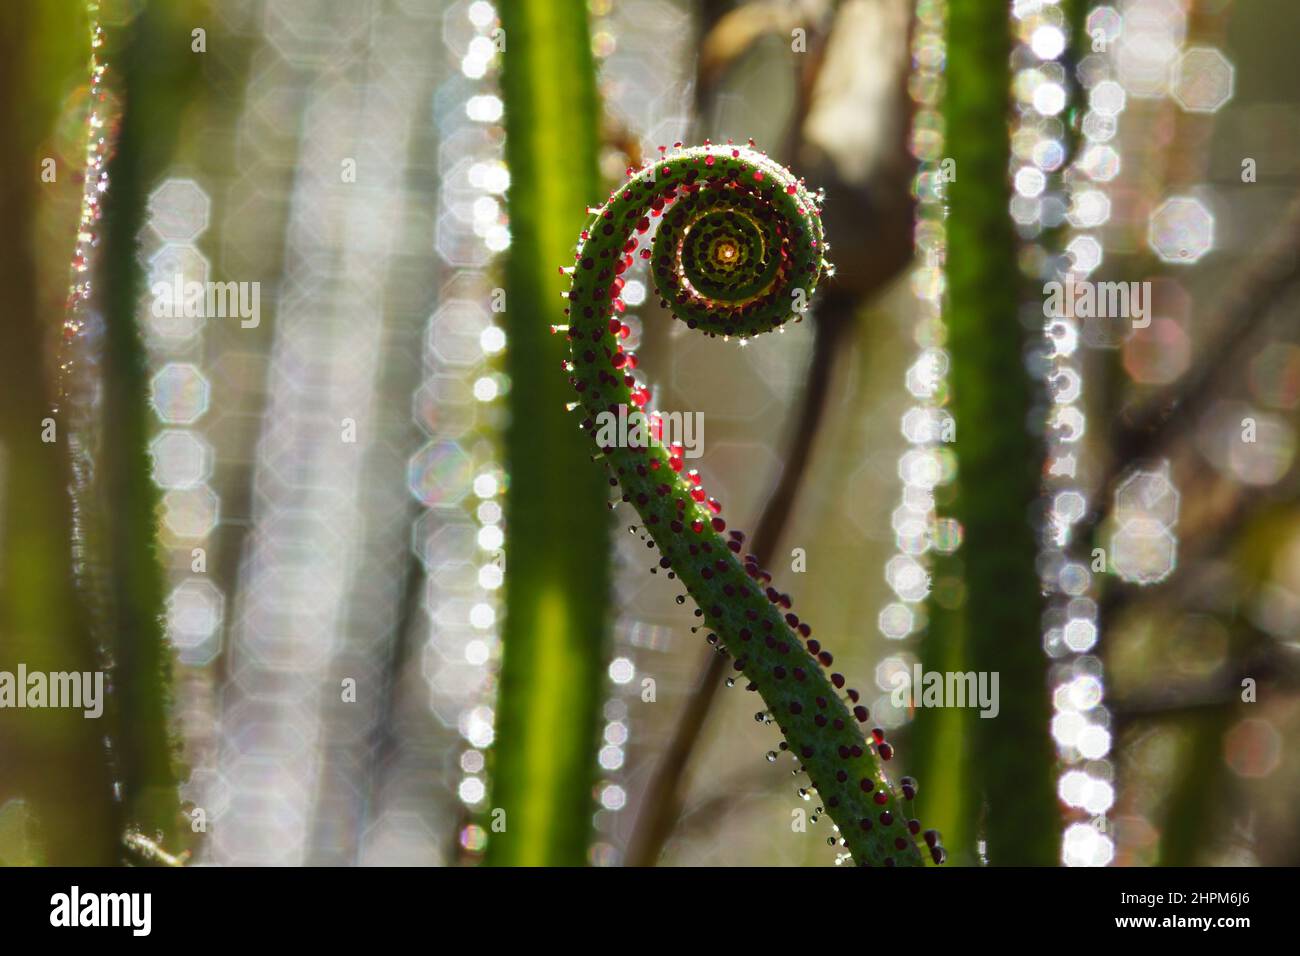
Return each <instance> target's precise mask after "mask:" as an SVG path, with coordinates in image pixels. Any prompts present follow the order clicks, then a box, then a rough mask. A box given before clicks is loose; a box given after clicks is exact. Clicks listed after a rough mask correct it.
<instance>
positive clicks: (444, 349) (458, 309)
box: [428, 299, 488, 367]
mask: <svg viewBox="0 0 1300 956" xmlns="http://www.w3.org/2000/svg"><path fill="white" fill-rule="evenodd" d="M487 325H488V314H487V310H486V309H484V308H483V306H482V305H480V304H479V303H477V302H472V301H470V300H468V299H451V300H450V301H446V302H443V303H442V304H441V305H439V306H438V309H437V311H436V312H434V313H433V318H432V319H431V320H430V322H429V332H428V336H429V337H428V347H429V351H430V353H431V354H432V355H434V356H436V357H437V358H438V359H439V360H441V361H442V362H444V363H446V364H447V365H451V366H460V367H464V366H468V365H474V364H476V363H478V362H480V361H482V359H483V346H482V345H481V344H480V343H479V338H480V337H481V336H482V335H483V329H484V328H485V327H487Z"/></svg>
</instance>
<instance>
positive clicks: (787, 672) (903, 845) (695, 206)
mask: <svg viewBox="0 0 1300 956" xmlns="http://www.w3.org/2000/svg"><path fill="white" fill-rule="evenodd" d="M817 207H818V199H817V198H816V197H814V196H813V195H812V194H810V193H809V192H808V191H807V190H806V189H805V188H804V186H803V185H802V183H800V182H798V181H797V180H796V179H795V178H794V177H793V176H792V175H791V174H790V172H789V171H788V170H786V169H784V168H783V167H781V166H779V165H778V164H776V163H774V162H772V161H771V160H770V159H768V158H767V157H766V156H764V155H762V154H761V153H759V152H757V151H756V150H754V149H752V148H737V147H732V146H707V145H706V146H703V147H693V148H690V149H685V150H680V151H675V152H674V153H672V154H671V155H667V156H666V157H665V158H663V159H660V160H659V161H658V162H656V163H655V164H654V165H652V166H648V167H646V168H645V169H643V170H641V171H639V172H636V173H634V174H633V175H632V176H631V177H630V178H629V180H628V181H627V182H626V183H624V184H623V186H622V187H620V188H619V189H618V191H617V192H615V193H614V194H613V196H611V197H610V199H609V201H608V202H607V203H606V204H605V205H604V206H602V207H601V208H600V209H599V210H597V211H595V213H594V215H593V216H592V218H591V219H590V221H589V223H588V225H587V228H586V229H585V230H583V232H582V235H581V245H580V248H579V251H578V253H577V256H576V257H575V261H576V265H575V266H574V267H573V269H572V270H571V271H572V274H573V284H572V286H571V289H570V292H569V308H568V309H567V310H566V311H567V312H568V314H569V321H570V325H569V326H568V327H567V335H568V339H569V344H570V358H571V361H570V363H569V365H568V368H569V371H570V372H571V378H570V383H571V384H572V385H573V386H574V388H575V389H576V391H577V393H578V396H579V398H580V402H577V403H574V407H575V409H576V408H581V410H582V412H583V413H584V416H585V417H584V420H583V421H582V427H583V429H584V430H586V431H588V432H589V433H590V434H592V436H593V438H594V439H595V443H596V446H597V448H598V449H599V450H600V454H599V455H598V456H597V457H603V458H604V459H605V460H606V461H607V462H608V464H609V467H610V470H611V473H612V477H611V478H610V483H611V484H616V485H621V487H622V491H623V500H624V501H626V502H629V503H631V504H632V505H633V506H634V507H635V508H636V510H637V512H638V513H639V514H640V515H641V518H642V520H643V521H644V522H645V529H644V530H645V532H646V533H648V535H649V539H648V540H650V541H651V542H652V543H653V545H654V546H655V547H657V548H658V550H659V551H660V553H661V555H662V557H661V560H660V566H661V567H662V568H664V569H667V570H669V574H670V576H676V577H677V578H679V579H680V580H681V582H682V583H683V584H684V585H685V587H686V590H687V592H688V593H689V594H690V596H691V598H692V599H693V600H694V602H695V604H696V606H697V610H696V615H697V617H700V618H702V620H703V623H704V625H706V626H707V628H708V629H709V631H710V632H711V633H710V635H709V636H710V640H711V641H718V642H720V643H721V645H722V647H723V648H725V650H726V652H727V653H729V654H730V655H731V657H733V658H734V659H735V660H734V663H733V667H734V668H735V670H737V671H741V672H743V674H744V677H745V678H746V679H747V680H748V681H749V684H748V689H749V690H756V691H758V692H759V693H760V694H761V696H762V698H763V701H764V702H765V703H766V705H767V707H768V708H769V710H768V712H766V713H761V714H760V715H759V716H760V717H761V718H763V719H764V720H771V721H774V722H775V723H776V724H777V725H778V726H779V727H780V728H781V731H782V733H783V734H784V735H785V739H786V744H784V745H783V747H785V746H788V748H789V749H790V751H791V752H792V753H793V754H794V755H795V756H796V758H798V759H799V760H800V761H801V762H802V766H803V768H804V770H805V771H806V772H807V773H808V775H809V778H810V780H811V782H812V786H813V788H814V789H815V790H816V791H817V794H818V796H819V798H820V799H819V802H820V803H822V805H823V806H824V807H825V809H826V811H827V812H828V813H829V814H830V816H831V818H832V819H833V820H834V821H835V823H836V825H837V826H838V829H839V842H840V845H842V846H846V847H847V848H848V850H849V852H850V853H851V854H852V856H853V858H854V859H855V860H856V861H857V862H858V863H859V864H874V865H887V866H888V865H919V864H920V863H921V862H922V858H921V853H920V851H919V849H918V847H917V844H916V842H915V840H914V838H913V836H912V835H910V834H909V832H908V816H909V815H910V814H907V813H905V811H904V806H905V804H904V800H903V797H902V796H900V794H899V793H898V792H896V788H895V785H894V784H893V782H892V781H890V780H889V779H888V777H887V776H886V775H885V773H884V771H883V766H882V761H885V760H888V759H889V758H890V757H891V756H892V746H891V745H890V744H888V743H887V742H885V740H884V732H883V731H879V736H878V737H877V738H876V739H874V740H868V739H867V738H865V737H864V735H863V733H862V730H861V729H860V728H859V726H858V725H859V723H860V722H865V721H867V720H868V719H869V714H868V712H867V709H866V708H865V707H864V706H862V705H861V704H859V703H858V695H857V693H856V691H853V690H849V691H847V695H848V701H847V702H846V700H845V698H843V697H841V689H842V688H843V687H844V677H843V676H842V675H841V674H838V673H831V671H830V668H831V665H832V663H833V659H832V657H831V655H830V653H829V651H826V650H825V649H823V648H822V647H821V645H820V643H819V642H818V641H817V640H816V639H815V638H813V637H811V629H810V628H809V626H808V624H807V623H806V622H801V621H800V620H799V619H798V617H797V616H796V615H795V614H794V613H793V612H791V611H789V607H790V599H789V596H788V595H784V594H780V593H779V592H778V591H777V590H776V589H775V588H773V587H772V586H771V583H770V582H771V576H770V575H769V574H768V573H767V572H766V571H764V570H762V569H761V568H760V567H759V566H758V561H757V558H755V557H754V556H753V555H748V556H746V557H745V558H744V560H743V562H742V559H741V558H739V557H737V555H739V554H741V553H742V552H743V545H742V542H743V540H744V536H743V535H741V534H740V533H739V532H736V531H732V532H730V533H729V534H728V535H726V536H725V537H724V535H723V532H724V531H725V530H726V524H725V522H724V521H723V519H722V518H721V517H720V516H719V514H720V511H721V506H720V505H719V504H718V503H717V502H716V501H715V500H714V499H712V498H709V497H708V496H707V494H706V492H705V490H704V487H703V483H702V479H701V478H700V476H699V474H698V473H697V472H695V471H694V470H688V469H687V468H686V466H685V461H684V457H683V456H684V450H683V449H682V448H681V446H680V445H670V446H669V447H667V448H665V447H664V444H663V442H662V440H661V439H662V434H661V432H660V426H659V424H658V423H659V422H660V421H661V420H660V419H659V418H658V417H657V415H656V413H653V412H652V413H650V414H649V416H648V417H647V416H646V415H645V414H643V413H642V412H641V411H640V409H641V408H643V407H645V406H647V405H648V402H649V398H650V395H649V390H648V389H646V388H645V386H644V385H643V384H642V383H641V382H640V381H639V380H638V379H637V378H636V376H635V375H634V374H633V370H634V369H635V368H636V357H635V355H632V354H631V353H628V352H625V351H624V350H623V348H622V346H621V345H620V344H619V343H620V339H621V338H622V337H624V336H625V335H626V333H627V327H626V326H624V325H623V324H622V323H621V322H620V321H619V319H618V314H619V312H620V311H621V300H620V293H621V290H622V287H623V281H624V280H623V278H622V274H623V273H624V271H625V270H626V269H628V268H629V267H630V266H631V265H632V264H633V263H634V261H635V258H636V252H637V249H638V247H639V246H640V245H641V243H642V236H643V235H644V234H645V233H646V232H647V231H648V229H649V226H650V222H651V220H652V219H655V218H660V217H661V216H662V220H661V222H660V223H659V227H658V231H657V233H656V234H655V238H654V241H653V244H648V246H647V248H645V249H643V250H641V256H642V257H643V258H649V259H650V260H651V261H650V270H651V273H652V274H653V276H654V280H655V284H656V287H657V288H658V290H659V294H660V297H661V298H662V299H663V300H664V304H665V306H667V307H670V308H671V309H672V311H673V313H674V315H675V317H677V318H678V319H680V320H682V321H684V322H686V324H687V325H688V326H689V327H691V328H696V329H700V330H702V331H704V332H705V333H707V334H710V335H724V336H731V335H736V336H740V337H742V338H746V337H749V336H753V335H758V334H761V333H763V332H766V331H771V330H773V329H777V328H780V327H781V326H782V325H783V324H784V323H785V322H786V321H787V320H788V319H790V318H794V317H797V316H796V315H795V313H800V312H802V311H803V309H804V308H805V307H806V303H807V301H808V300H809V299H810V298H811V296H812V294H813V291H814V289H815V287H816V285H817V283H818V281H819V279H820V278H821V275H822V272H823V269H824V268H825V266H826V263H825V261H824V259H823V253H824V251H825V249H824V247H823V239H822V228H821V219H820V213H819V211H818V208H817ZM638 433H640V434H638ZM679 600H682V601H684V600H685V598H684V597H683V598H680V599H679ZM907 788H908V789H910V782H909V783H908V785H907ZM898 789H899V790H902V789H904V787H903V786H902V785H901V782H900V787H899V788H898ZM916 828H917V829H919V824H917V825H916ZM913 832H915V831H913ZM942 852H943V851H942V849H941V848H938V849H936V853H935V855H936V857H937V858H941V856H942Z"/></svg>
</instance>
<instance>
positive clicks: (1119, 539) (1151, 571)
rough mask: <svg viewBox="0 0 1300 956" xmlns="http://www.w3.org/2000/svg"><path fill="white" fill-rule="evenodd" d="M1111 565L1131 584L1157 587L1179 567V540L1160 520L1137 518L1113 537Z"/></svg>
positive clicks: (1126, 524) (1128, 522)
mask: <svg viewBox="0 0 1300 956" xmlns="http://www.w3.org/2000/svg"><path fill="white" fill-rule="evenodd" d="M1110 563H1111V566H1112V567H1114V569H1115V573H1116V574H1118V575H1119V576H1120V577H1121V578H1123V579H1124V580H1125V581H1128V582H1129V583H1131V584H1141V585H1148V584H1157V583H1159V582H1160V581H1163V580H1164V579H1165V578H1167V577H1169V575H1170V574H1172V573H1173V570H1174V568H1175V567H1176V566H1177V564H1178V541H1177V539H1176V538H1174V536H1173V534H1172V533H1171V532H1170V530H1169V529H1168V528H1166V527H1165V526H1164V524H1162V523H1161V522H1160V521H1157V520H1154V519H1151V518H1134V519H1132V520H1130V521H1127V522H1125V524H1124V525H1123V527H1121V528H1120V529H1119V530H1118V531H1116V532H1115V534H1114V536H1113V537H1112V538H1111V540H1110Z"/></svg>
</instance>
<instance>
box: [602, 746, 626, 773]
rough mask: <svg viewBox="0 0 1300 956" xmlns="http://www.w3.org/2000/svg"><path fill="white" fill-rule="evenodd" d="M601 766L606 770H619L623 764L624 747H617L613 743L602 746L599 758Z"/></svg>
mask: <svg viewBox="0 0 1300 956" xmlns="http://www.w3.org/2000/svg"><path fill="white" fill-rule="evenodd" d="M597 759H598V760H599V761H600V765H601V767H603V768H604V769H606V770H617V769H618V768H619V767H621V766H623V748H622V747H615V746H613V745H612V744H611V745H609V746H606V747H601V748H600V755H599V757H598V758H597Z"/></svg>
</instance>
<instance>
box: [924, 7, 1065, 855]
mask: <svg viewBox="0 0 1300 956" xmlns="http://www.w3.org/2000/svg"><path fill="white" fill-rule="evenodd" d="M947 52H948V71H947V72H948V78H947V92H946V96H945V101H944V120H945V140H946V143H947V153H948V156H949V157H950V158H952V159H953V160H955V163H956V179H955V181H954V182H952V183H950V184H949V185H948V198H949V217H948V221H947V240H948V254H947V291H948V298H947V309H948V311H947V324H948V328H949V333H950V335H949V342H948V351H949V355H950V356H951V370H950V374H949V381H950V383H951V387H952V395H953V401H952V406H951V407H952V412H953V415H954V418H955V419H956V423H957V430H958V432H957V441H956V442H955V444H954V445H953V448H954V450H955V452H956V456H957V463H958V482H959V486H958V491H957V496H956V500H955V503H954V507H953V509H952V514H953V516H954V517H956V518H957V519H958V521H960V522H961V526H962V528H963V535H964V539H963V544H962V548H961V552H960V559H959V561H958V560H957V559H947V560H945V561H944V562H942V563H941V566H940V567H937V569H936V582H937V581H938V579H939V578H940V577H942V576H943V575H945V574H951V575H952V576H953V577H957V576H958V575H960V577H961V579H962V580H964V583H965V596H964V600H962V601H961V602H960V605H959V611H958V613H959V614H960V618H961V625H960V626H961V634H960V639H961V641H962V643H963V645H964V647H965V653H964V654H962V655H960V660H961V661H962V663H964V665H965V667H966V668H969V669H972V670H975V671H977V672H988V673H992V672H997V673H998V674H999V679H1000V688H999V690H1000V704H1001V711H1000V713H999V715H998V716H997V717H996V718H991V719H982V718H978V717H973V718H971V719H968V720H967V721H966V724H967V727H968V729H969V732H970V746H969V747H968V748H967V749H968V752H969V753H970V755H971V758H970V759H971V765H970V766H971V786H972V787H973V789H974V792H975V793H977V794H980V795H981V796H982V798H983V800H984V808H983V818H984V837H985V839H986V841H987V844H986V845H987V856H988V860H989V862H990V863H993V864H1003V865H1007V864H1010V865H1035V864H1043V865H1046V864H1052V863H1056V862H1057V861H1058V859H1059V850H1058V845H1059V842H1060V836H1059V829H1060V818H1059V812H1058V809H1057V802H1056V795H1055V788H1054V787H1053V784H1052V768H1053V761H1054V756H1053V746H1052V741H1051V737H1050V735H1049V731H1048V722H1049V719H1050V708H1049V698H1048V692H1047V662H1046V658H1045V655H1044V654H1043V650H1042V643H1041V638H1040V615H1041V609H1042V607H1041V606H1042V600H1041V595H1040V586H1039V580H1038V573H1037V570H1036V568H1035V563H1034V561H1035V554H1036V551H1037V543H1036V541H1035V536H1034V533H1033V530H1032V529H1031V527H1030V525H1029V517H1028V516H1029V510H1030V508H1031V506H1032V505H1033V504H1034V502H1036V501H1037V500H1038V497H1039V491H1040V488H1039V486H1040V480H1041V464H1042V449H1041V447H1040V445H1039V442H1038V441H1037V440H1035V439H1034V438H1032V437H1031V436H1030V434H1029V433H1028V431H1027V423H1028V420H1029V415H1030V409H1031V405H1032V390H1031V384H1030V381H1029V378H1028V375H1027V374H1026V372H1025V369H1024V365H1023V362H1022V354H1023V353H1022V346H1023V343H1024V333H1023V331H1022V329H1021V325H1020V322H1019V320H1018V312H1019V304H1020V301H1021V295H1020V292H1021V289H1022V284H1021V278H1020V274H1019V271H1018V268H1017V264H1016V239H1015V236H1014V233H1013V230H1012V226H1011V219H1010V217H1009V215H1008V212H1007V209H1008V204H1009V202H1010V198H1011V197H1010V188H1009V184H1008V167H1009V162H1010V142H1009V137H1008V123H1009V119H1010V76H1009V67H1008V64H1009V62H1010V56H1011V32H1010V24H1009V22H1008V11H1007V6H1006V4H1002V3H990V2H988V0H952V2H951V3H950V4H949V11H948V33H947ZM949 654H950V652H945V653H944V654H943V655H942V656H943V657H944V658H945V659H950V657H949ZM926 666H927V667H929V666H931V664H930V663H929V662H928V661H927V665H926ZM968 713H973V712H968Z"/></svg>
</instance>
